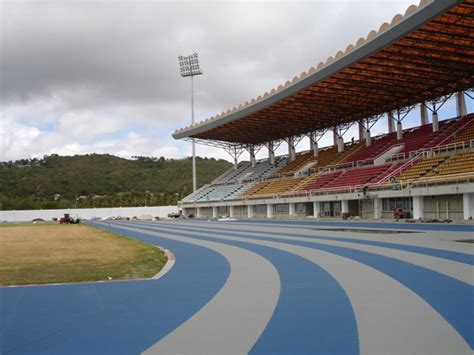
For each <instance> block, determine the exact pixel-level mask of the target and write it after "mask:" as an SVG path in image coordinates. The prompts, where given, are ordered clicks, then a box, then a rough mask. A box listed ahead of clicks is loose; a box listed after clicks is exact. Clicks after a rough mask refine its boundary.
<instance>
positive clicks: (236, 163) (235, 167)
mask: <svg viewBox="0 0 474 355" xmlns="http://www.w3.org/2000/svg"><path fill="white" fill-rule="evenodd" d="M238 167H239V162H238V160H237V157H235V158H234V170H237V168H238Z"/></svg>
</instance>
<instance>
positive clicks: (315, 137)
mask: <svg viewBox="0 0 474 355" xmlns="http://www.w3.org/2000/svg"><path fill="white" fill-rule="evenodd" d="M327 131H328V129H327V128H326V129H323V130H321V131H316V132H312V133H310V134H309V135H308V137H309V142H310V148H311V150H312V151H313V154H314V156H315V157H317V156H318V155H319V147H318V142H319V140H320V139H321V138H323V136H324V135H325V134H326V132H327Z"/></svg>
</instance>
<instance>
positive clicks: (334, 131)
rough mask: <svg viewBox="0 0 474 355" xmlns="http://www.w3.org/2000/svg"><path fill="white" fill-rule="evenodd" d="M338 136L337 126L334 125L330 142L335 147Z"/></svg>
mask: <svg viewBox="0 0 474 355" xmlns="http://www.w3.org/2000/svg"><path fill="white" fill-rule="evenodd" d="M338 136H339V135H338V134H337V127H334V128H333V129H332V144H333V145H334V146H335V147H337V141H338V140H337V137H338Z"/></svg>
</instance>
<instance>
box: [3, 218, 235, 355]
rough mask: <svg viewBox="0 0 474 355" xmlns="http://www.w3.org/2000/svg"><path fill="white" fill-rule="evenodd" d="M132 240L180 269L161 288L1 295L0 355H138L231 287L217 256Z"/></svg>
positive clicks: (37, 289)
mask: <svg viewBox="0 0 474 355" xmlns="http://www.w3.org/2000/svg"><path fill="white" fill-rule="evenodd" d="M110 229H111V230H112V231H115V232H117V231H119V230H117V229H114V228H113V227H110ZM127 234H128V236H130V237H132V238H135V239H139V240H142V241H145V242H148V243H150V244H158V245H161V246H163V247H165V248H168V249H170V250H172V251H173V253H174V254H175V256H176V258H177V260H176V261H177V262H176V263H175V265H174V267H173V268H172V269H171V270H170V271H169V272H168V273H167V274H166V275H164V276H163V277H162V278H161V279H159V280H145V281H124V282H105V283H85V284H72V285H58V286H32V287H15V288H6V287H3V288H0V354H2V355H3V354H31V353H45V354H46V353H47V354H137V353H139V352H141V351H144V350H145V349H146V348H148V347H149V346H151V345H152V344H154V343H156V342H157V341H158V340H159V339H161V338H162V337H164V336H165V335H167V334H168V333H170V332H171V331H172V330H174V329H176V327H178V326H179V325H180V324H182V323H183V322H184V321H186V320H187V319H189V318H190V317H191V316H192V315H193V314H195V313H196V312H197V311H199V310H200V309H201V308H202V307H203V306H204V305H206V304H207V303H208V302H209V300H211V299H212V297H214V295H215V294H216V293H217V292H218V291H219V290H220V289H221V287H222V286H223V285H224V283H225V282H226V280H227V277H228V275H229V272H230V265H229V264H228V262H227V261H226V259H225V258H224V257H223V256H222V255H220V254H218V253H216V252H214V251H212V250H209V249H207V248H203V247H199V246H195V245H192V244H188V243H181V242H177V241H173V240H170V239H165V238H155V237H153V238H151V237H149V236H146V235H144V234H142V233H138V232H129V233H127ZM196 258H198V259H199V262H198V263H196V262H194V261H195V260H196Z"/></svg>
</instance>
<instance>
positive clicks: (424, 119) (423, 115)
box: [420, 102, 428, 126]
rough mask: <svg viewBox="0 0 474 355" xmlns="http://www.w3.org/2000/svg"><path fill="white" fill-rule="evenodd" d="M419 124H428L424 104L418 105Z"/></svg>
mask: <svg viewBox="0 0 474 355" xmlns="http://www.w3.org/2000/svg"><path fill="white" fill-rule="evenodd" d="M420 124H421V125H422V126H423V125H425V124H428V109H427V108H426V105H425V103H424V102H423V103H422V104H421V105H420Z"/></svg>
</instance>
